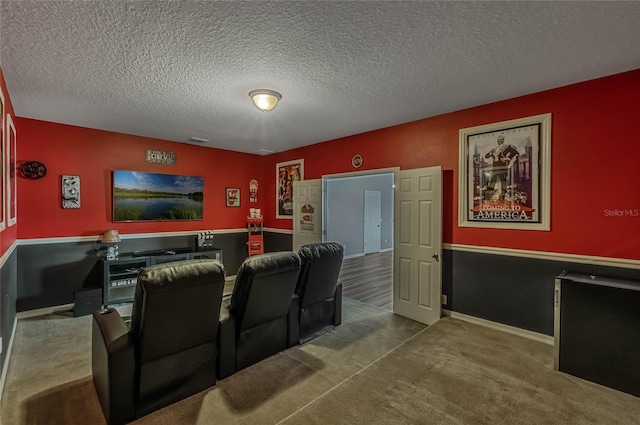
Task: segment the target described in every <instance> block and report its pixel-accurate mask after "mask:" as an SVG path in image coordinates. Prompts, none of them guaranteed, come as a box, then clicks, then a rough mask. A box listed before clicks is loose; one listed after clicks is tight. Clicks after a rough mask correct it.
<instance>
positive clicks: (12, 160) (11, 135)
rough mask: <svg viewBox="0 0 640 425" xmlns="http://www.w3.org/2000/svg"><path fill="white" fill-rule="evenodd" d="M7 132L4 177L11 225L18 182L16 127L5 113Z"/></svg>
mask: <svg viewBox="0 0 640 425" xmlns="http://www.w3.org/2000/svg"><path fill="white" fill-rule="evenodd" d="M6 117H7V126H6V128H7V130H6V132H7V134H6V135H5V140H6V141H7V143H6V145H5V149H4V155H5V162H4V164H5V168H6V172H5V179H6V182H7V186H6V207H7V209H6V220H7V225H8V226H13V225H14V224H16V222H17V221H18V202H17V199H16V198H17V194H18V184H17V176H16V147H17V145H16V127H15V125H14V124H13V119H12V118H11V115H9V114H7V115H6Z"/></svg>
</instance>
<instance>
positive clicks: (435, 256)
mask: <svg viewBox="0 0 640 425" xmlns="http://www.w3.org/2000/svg"><path fill="white" fill-rule="evenodd" d="M431 258H433V259H435V260H436V261H440V256H438V254H433V255H432V256H431Z"/></svg>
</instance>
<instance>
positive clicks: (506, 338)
mask: <svg viewBox="0 0 640 425" xmlns="http://www.w3.org/2000/svg"><path fill="white" fill-rule="evenodd" d="M90 332H91V322H90V317H89V316H85V317H80V318H73V317H70V316H69V315H64V314H63V315H49V316H44V317H41V318H32V319H24V320H20V321H19V322H18V327H17V331H16V336H15V341H14V347H13V353H12V355H11V363H10V365H9V370H8V374H7V381H6V385H5V391H4V395H3V399H2V406H1V416H0V418H1V422H2V424H3V425H10V424H83V425H84V424H103V423H104V418H103V417H102V414H101V411H100V407H99V404H98V401H97V398H96V395H95V392H94V390H93V386H92V383H91V365H90ZM552 351H553V350H552V347H551V346H549V345H545V344H542V343H539V342H535V341H530V340H526V339H523V338H520V337H517V336H514V335H510V334H505V333H502V332H499V331H496V330H492V329H487V328H484V327H481V326H476V325H471V324H467V323H465V322H461V321H458V320H454V319H442V320H441V321H439V322H438V323H437V324H435V325H434V326H431V327H430V328H425V327H424V326H422V325H420V324H417V323H415V322H412V321H410V320H407V319H404V318H402V317H399V316H394V315H393V314H391V313H390V312H388V311H385V310H381V309H377V308H374V307H369V306H367V305H364V304H360V303H358V302H354V301H350V300H345V303H344V313H343V325H342V326H339V327H338V328H336V329H335V330H334V331H332V332H329V333H327V334H325V335H323V336H322V337H320V338H317V339H315V340H313V341H312V342H310V343H308V344H306V345H304V346H301V347H295V348H292V349H289V350H287V351H285V352H283V353H280V354H278V355H276V356H274V357H272V358H269V359H267V360H265V361H263V362H260V363H258V364H256V365H254V366H252V367H250V368H248V369H245V370H243V371H241V372H239V373H237V374H235V375H233V376H231V377H229V378H227V379H225V380H222V381H218V384H217V385H216V386H215V387H214V388H212V389H210V390H208V391H204V392H202V393H200V394H197V395H195V396H192V397H190V398H188V399H186V400H183V401H181V402H179V403H176V404H173V405H171V406H169V407H167V408H164V409H162V410H160V411H157V412H155V413H152V414H150V415H148V416H146V417H144V418H141V419H139V420H138V421H136V422H135V423H136V424H149V425H156V424H167V425H168V424H213V423H219V424H225V425H226V424H256V425H269V424H287V425H291V424H323V425H326V424H368V425H371V424H510V425H511V424H607V425H609V424H629V425H631V424H637V423H638V419H637V418H639V417H640V402H639V400H638V398H636V397H633V396H631V395H628V394H625V393H621V392H618V391H615V390H612V389H609V388H605V387H602V386H599V385H596V384H593V383H590V382H587V381H584V380H581V379H579V378H575V377H572V376H570V375H566V374H564V373H559V372H556V371H554V370H553V369H552Z"/></svg>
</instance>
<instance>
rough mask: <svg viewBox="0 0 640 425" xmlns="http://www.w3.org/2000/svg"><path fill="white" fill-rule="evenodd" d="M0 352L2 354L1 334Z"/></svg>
mask: <svg viewBox="0 0 640 425" xmlns="http://www.w3.org/2000/svg"><path fill="white" fill-rule="evenodd" d="M0 354H2V337H1V336H0Z"/></svg>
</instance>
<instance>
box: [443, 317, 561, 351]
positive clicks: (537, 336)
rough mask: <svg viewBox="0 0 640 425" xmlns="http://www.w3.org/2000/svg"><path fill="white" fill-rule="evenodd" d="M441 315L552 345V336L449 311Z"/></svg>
mask: <svg viewBox="0 0 640 425" xmlns="http://www.w3.org/2000/svg"><path fill="white" fill-rule="evenodd" d="M442 314H443V315H444V316H448V317H451V318H452V319H458V320H463V321H465V322H469V323H473V324H476V325H480V326H485V327H487V328H492V329H496V330H499V331H503V332H507V333H510V334H513V335H517V336H521V337H523V338H527V339H532V340H534V341H538V342H542V343H544V344H548V345H553V344H554V340H553V337H552V336H549V335H545V334H541V333H538V332H533V331H528V330H526V329H521V328H516V327H515V326H509V325H505V324H502V323H498V322H492V321H491V320H486V319H481V318H479V317H475V316H470V315H468V314H464V313H457V312H455V311H450V310H444V309H443V310H442Z"/></svg>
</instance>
